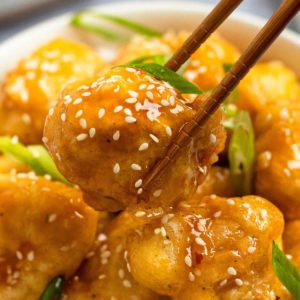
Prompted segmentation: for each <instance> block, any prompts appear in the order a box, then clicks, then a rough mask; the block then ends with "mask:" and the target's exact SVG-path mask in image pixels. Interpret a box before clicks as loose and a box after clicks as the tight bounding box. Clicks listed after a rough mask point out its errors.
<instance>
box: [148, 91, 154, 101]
mask: <svg viewBox="0 0 300 300" xmlns="http://www.w3.org/2000/svg"><path fill="white" fill-rule="evenodd" d="M146 96H147V97H148V98H149V99H150V100H153V99H154V96H153V93H152V92H150V91H147V92H146Z"/></svg>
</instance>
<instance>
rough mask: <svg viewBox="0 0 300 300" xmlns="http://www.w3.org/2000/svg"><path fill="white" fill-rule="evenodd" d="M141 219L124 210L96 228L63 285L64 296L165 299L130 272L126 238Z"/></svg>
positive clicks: (73, 299)
mask: <svg viewBox="0 0 300 300" xmlns="http://www.w3.org/2000/svg"><path fill="white" fill-rule="evenodd" d="M141 222H142V223H143V221H142V220H139V219H138V220H137V218H135V217H134V216H133V215H131V214H129V213H126V212H124V213H122V214H121V215H119V216H118V217H116V218H115V219H113V220H112V221H111V222H110V223H108V225H106V226H105V227H104V229H103V230H102V231H101V232H99V235H98V238H97V240H96V243H95V249H94V250H93V251H91V252H90V253H89V255H88V256H89V258H88V259H87V260H86V261H85V262H84V263H83V265H82V266H81V268H80V269H79V271H78V272H77V274H76V275H75V276H74V278H73V279H71V280H70V282H69V284H68V285H67V287H66V290H65V292H64V294H65V297H64V299H66V300H89V299H99V300H100V299H101V300H111V299H118V300H128V299H134V300H156V299H166V298H165V297H163V296H160V295H158V294H156V293H154V292H153V291H151V290H150V289H148V288H146V287H144V286H142V285H141V284H139V283H138V282H136V281H135V280H134V279H133V277H132V275H131V273H130V271H131V270H130V265H129V264H128V259H127V251H126V249H125V245H126V239H127V237H128V234H129V233H130V232H132V231H134V230H135V229H136V228H138V227H139V226H140V223H141Z"/></svg>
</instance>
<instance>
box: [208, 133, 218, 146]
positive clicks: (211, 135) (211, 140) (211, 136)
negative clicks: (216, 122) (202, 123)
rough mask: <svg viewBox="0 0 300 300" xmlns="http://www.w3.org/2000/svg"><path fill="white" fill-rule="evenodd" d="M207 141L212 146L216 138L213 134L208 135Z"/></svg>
mask: <svg viewBox="0 0 300 300" xmlns="http://www.w3.org/2000/svg"><path fill="white" fill-rule="evenodd" d="M209 141H210V142H211V143H212V144H215V143H216V142H217V137H216V136H215V135H214V134H212V133H211V134H210V135H209Z"/></svg>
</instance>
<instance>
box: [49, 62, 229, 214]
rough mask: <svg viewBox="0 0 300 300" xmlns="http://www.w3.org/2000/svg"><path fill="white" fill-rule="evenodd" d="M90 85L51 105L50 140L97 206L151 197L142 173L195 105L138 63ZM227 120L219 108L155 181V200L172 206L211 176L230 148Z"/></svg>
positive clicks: (117, 206)
mask: <svg viewBox="0 0 300 300" xmlns="http://www.w3.org/2000/svg"><path fill="white" fill-rule="evenodd" d="M87 86H88V87H87V89H85V90H84V91H83V90H82V89H81V88H79V89H77V90H73V91H72V92H69V93H68V94H67V95H63V96H62V97H61V98H60V100H59V101H58V104H57V105H56V107H55V108H54V109H52V110H50V112H49V115H48V117H47V120H46V125H45V132H44V136H45V138H44V141H45V142H46V146H47V148H48V150H49V152H50V154H51V156H52V158H53V159H54V160H55V162H56V165H57V166H58V168H59V169H60V171H61V173H62V174H63V175H64V176H65V177H66V178H67V179H68V180H69V181H71V182H73V183H75V184H77V185H79V186H80V187H81V189H82V190H83V191H84V192H85V194H86V200H87V202H88V203H89V204H90V205H91V206H92V207H94V208H96V209H99V210H107V211H119V210H122V209H124V208H125V207H127V206H128V205H129V204H134V203H136V202H137V196H139V195H140V194H142V196H145V195H146V193H144V191H143V190H142V189H141V185H142V178H143V177H144V176H145V174H146V173H147V172H148V171H149V169H150V168H151V167H152V166H153V164H154V163H155V162H156V161H157V160H158V158H160V157H161V155H163V153H164V152H166V150H167V147H168V145H169V144H170V142H171V140H172V138H173V135H176V134H177V132H178V131H179V129H180V128H181V127H182V126H183V124H184V123H186V122H187V121H189V120H191V118H192V116H193V115H194V113H195V110H194V109H193V108H191V107H190V106H187V105H186V102H185V100H184V99H183V98H182V97H181V95H180V94H179V93H178V92H177V91H176V90H175V89H174V88H173V87H171V86H170V85H169V84H167V83H165V82H162V81H159V80H157V79H154V78H152V77H150V76H149V75H147V74H146V73H145V72H144V71H142V70H138V69H135V68H122V67H119V68H114V69H112V70H111V71H110V72H109V73H107V74H106V75H105V76H103V77H101V78H99V79H98V80H96V81H94V82H92V83H90V84H88V85H87ZM66 100H67V101H66ZM221 120H222V112H221V111H217V112H216V114H215V115H214V116H213V117H212V118H211V119H210V120H209V122H208V123H207V124H206V125H205V126H204V127H203V128H202V129H201V131H200V133H199V134H198V135H197V136H196V138H195V139H194V141H193V142H192V143H191V144H190V145H189V146H188V147H186V148H185V149H183V150H182V151H181V153H180V155H179V157H178V159H177V160H176V161H175V162H174V163H173V165H172V166H170V167H169V168H168V169H167V170H166V172H165V173H164V174H163V176H162V177H161V178H159V179H158V180H156V181H155V182H154V183H153V184H152V186H151V188H150V189H149V191H148V193H147V195H148V198H149V199H148V201H149V205H150V204H151V205H153V206H158V205H169V204H171V203H173V202H175V201H177V200H178V199H179V198H180V197H185V196H187V195H189V194H190V193H192V192H193V191H194V190H195V189H196V187H197V185H198V184H199V183H200V182H202V181H203V179H204V176H205V175H206V172H207V170H208V168H209V166H210V165H211V164H212V163H213V162H215V161H216V160H217V154H218V153H219V152H220V151H221V150H222V149H223V147H224V140H225V131H224V128H223V126H222V125H221ZM161 199H163V201H165V202H162V201H161Z"/></svg>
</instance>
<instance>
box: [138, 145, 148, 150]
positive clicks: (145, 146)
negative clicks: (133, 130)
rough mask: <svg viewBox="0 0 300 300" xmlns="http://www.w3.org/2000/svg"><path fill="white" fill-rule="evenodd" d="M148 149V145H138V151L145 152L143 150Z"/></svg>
mask: <svg viewBox="0 0 300 300" xmlns="http://www.w3.org/2000/svg"><path fill="white" fill-rule="evenodd" d="M148 147H149V144H148V143H143V144H141V145H140V147H139V151H145V150H147V149H148Z"/></svg>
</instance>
